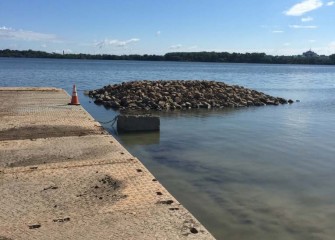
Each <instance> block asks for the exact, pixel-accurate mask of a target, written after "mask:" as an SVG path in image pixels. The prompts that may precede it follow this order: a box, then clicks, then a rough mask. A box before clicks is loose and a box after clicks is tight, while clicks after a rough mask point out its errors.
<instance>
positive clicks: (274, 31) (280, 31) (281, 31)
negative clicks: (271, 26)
mask: <svg viewBox="0 0 335 240" xmlns="http://www.w3.org/2000/svg"><path fill="white" fill-rule="evenodd" d="M272 33H284V31H283V30H273V31H272Z"/></svg>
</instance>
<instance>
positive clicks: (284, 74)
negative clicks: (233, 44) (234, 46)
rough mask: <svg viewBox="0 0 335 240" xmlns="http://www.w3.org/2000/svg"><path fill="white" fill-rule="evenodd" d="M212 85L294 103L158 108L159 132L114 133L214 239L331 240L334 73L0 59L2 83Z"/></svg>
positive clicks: (101, 111)
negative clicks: (208, 82)
mask: <svg viewBox="0 0 335 240" xmlns="http://www.w3.org/2000/svg"><path fill="white" fill-rule="evenodd" d="M143 79H146V80H216V81H223V82H225V83H228V84H238V85H243V86H245V87H249V88H253V89H255V90H259V91H263V92H265V93H267V94H270V95H274V96H280V97H284V98H291V99H293V100H297V99H299V100H300V102H299V103H294V104H292V105H283V106H266V107H250V108H242V109H231V110H201V111H200V110H199V111H175V112H161V113H158V114H159V115H160V116H161V131H160V133H149V134H127V135H117V134H116V133H115V131H114V130H113V128H112V126H110V124H109V123H106V124H103V125H104V126H105V127H106V128H107V129H108V130H109V131H110V132H111V133H112V134H113V135H114V136H115V137H116V138H117V139H119V141H120V142H121V143H122V144H123V145H124V146H125V147H126V148H127V149H128V150H129V151H130V152H131V153H132V154H134V155H135V156H136V157H138V158H139V159H141V161H142V162H143V163H144V164H145V166H146V167H147V168H148V169H149V170H150V171H151V172H152V173H153V174H154V175H155V176H156V177H157V179H158V180H159V181H160V182H161V183H162V184H163V185H164V186H165V187H166V188H167V189H168V190H169V191H170V192H171V193H172V194H173V195H174V196H175V197H176V198H177V199H178V200H179V201H180V202H181V203H182V204H183V205H184V206H186V207H187V208H188V209H189V210H190V211H191V212H192V213H193V215H195V216H196V217H197V218H198V219H199V220H200V221H201V222H202V223H203V224H204V225H205V226H206V227H207V228H208V230H209V231H210V232H211V233H212V234H213V235H214V236H215V237H216V238H217V239H239V240H243V239H304V240H306V239H322V240H324V239H326V240H327V239H329V240H330V239H334V236H335V187H334V185H335V67H334V66H303V65H301V66H300V65H261V64H219V63H179V62H136V61H86V60H50V59H8V58H0V86H53V87H61V88H64V89H66V90H67V91H68V92H70V91H71V88H72V84H73V83H76V84H77V87H78V89H79V97H80V101H81V103H82V105H83V107H84V108H85V109H86V110H87V111H88V112H89V113H90V114H91V115H92V116H93V117H94V118H96V119H97V120H98V121H100V122H103V123H104V122H108V121H110V120H112V119H113V118H114V116H115V115H116V114H117V113H115V112H114V111H112V110H106V109H105V108H104V107H102V106H97V105H95V104H94V103H92V100H91V99H89V98H88V97H86V96H84V95H83V90H88V89H96V88H100V87H102V86H104V85H107V84H110V83H120V82H123V81H130V80H143Z"/></svg>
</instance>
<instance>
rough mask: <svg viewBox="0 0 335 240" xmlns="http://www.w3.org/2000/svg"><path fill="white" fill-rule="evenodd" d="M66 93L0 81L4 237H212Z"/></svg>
mask: <svg viewBox="0 0 335 240" xmlns="http://www.w3.org/2000/svg"><path fill="white" fill-rule="evenodd" d="M69 99H70V97H69V96H68V95H67V93H65V91H63V90H60V89H53V88H0V194H1V197H0V240H3V239H6V240H9V239H12V240H14V239H214V238H213V236H212V235H211V234H210V233H208V231H207V230H206V229H205V228H204V227H203V226H202V225H201V224H200V223H199V222H198V221H197V220H196V219H195V218H194V217H193V216H192V215H191V214H190V213H189V212H188V211H187V210H186V209H185V208H184V207H183V206H182V205H181V204H180V203H179V202H178V201H177V200H176V199H175V198H174V197H173V196H172V195H171V194H170V193H169V192H168V191H167V190H166V189H165V188H164V187H163V186H162V185H161V184H160V183H159V182H158V181H157V180H156V179H155V178H154V176H153V175H152V174H151V173H150V172H149V171H148V170H147V169H146V168H145V167H144V166H143V164H142V163H141V162H140V161H139V160H138V159H137V158H135V157H134V156H132V155H131V154H130V153H128V152H127V151H126V150H125V149H124V148H123V147H122V146H121V145H120V144H119V143H118V142H117V141H116V140H115V139H114V138H113V137H112V136H111V135H109V134H108V133H107V132H106V131H104V130H103V128H102V127H101V125H100V124H99V123H98V122H96V121H94V119H93V118H92V117H91V116H90V115H89V114H88V113H87V112H86V111H85V110H84V109H83V108H82V107H80V106H69V105H67V103H68V101H69Z"/></svg>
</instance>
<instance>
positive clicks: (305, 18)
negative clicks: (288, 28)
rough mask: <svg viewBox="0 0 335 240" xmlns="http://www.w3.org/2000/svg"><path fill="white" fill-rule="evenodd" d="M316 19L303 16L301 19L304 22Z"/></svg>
mask: <svg viewBox="0 0 335 240" xmlns="http://www.w3.org/2000/svg"><path fill="white" fill-rule="evenodd" d="M313 20H314V18H312V17H304V18H301V21H302V22H311V21H313Z"/></svg>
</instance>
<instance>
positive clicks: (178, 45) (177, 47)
mask: <svg viewBox="0 0 335 240" xmlns="http://www.w3.org/2000/svg"><path fill="white" fill-rule="evenodd" d="M182 47H183V45H181V44H175V45H172V46H170V47H169V49H174V50H176V49H181V48H182Z"/></svg>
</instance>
